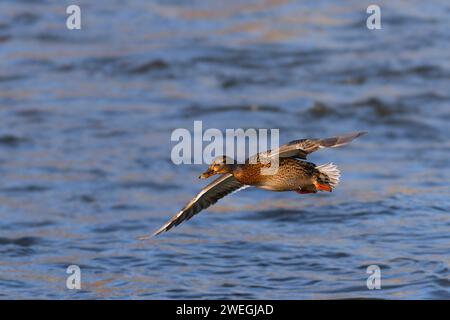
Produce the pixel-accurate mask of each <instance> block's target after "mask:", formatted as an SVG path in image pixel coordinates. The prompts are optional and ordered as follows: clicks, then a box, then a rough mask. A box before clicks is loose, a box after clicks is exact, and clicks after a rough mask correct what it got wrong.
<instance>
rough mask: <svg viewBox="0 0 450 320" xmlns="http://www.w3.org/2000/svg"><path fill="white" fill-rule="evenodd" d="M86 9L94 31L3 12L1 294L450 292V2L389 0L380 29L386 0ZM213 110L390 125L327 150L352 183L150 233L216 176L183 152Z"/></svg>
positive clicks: (239, 204)
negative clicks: (378, 16) (183, 141)
mask: <svg viewBox="0 0 450 320" xmlns="http://www.w3.org/2000/svg"><path fill="white" fill-rule="evenodd" d="M78 3H79V4H80V6H81V9H82V30H80V31H68V30H67V29H66V28H65V19H66V14H65V6H66V5H68V4H69V3H67V4H63V3H62V2H61V1H50V0H48V1H37V0H36V1H2V2H1V3H0V21H1V23H0V124H1V125H0V174H1V177H2V179H1V181H0V217H1V219H0V230H1V233H0V254H1V257H2V259H1V263H0V298H7V299H21V298H58V299H59V298H70V299H80V298H83V299H91V298H100V299H102V298H127V299H128V298H130V299H154V298H162V299H170V298H178V299H182V298H194V299H197V298H245V299H247V298H248V299H253V298H259V299H312V298H319V299H324V298H333V299H334V298H387V299H431V298H440V299H449V298H450V290H449V287H450V280H449V268H450V252H449V245H450V241H449V231H450V216H449V211H450V200H449V191H450V188H449V180H450V171H449V169H448V168H449V155H450V153H449V151H450V143H449V129H448V124H449V121H450V93H449V92H450V90H449V88H450V45H449V43H450V42H449V40H450V33H449V29H448V27H449V22H450V5H449V3H448V1H444V0H442V1H433V4H431V3H424V2H422V1H395V2H393V1H378V2H377V3H378V4H379V5H380V6H381V8H382V30H378V31H369V30H367V28H366V27H365V19H366V17H367V14H366V13H365V10H366V8H367V6H368V5H369V4H370V3H371V2H370V1H356V0H355V1H344V2H339V4H338V3H335V2H332V1H314V2H308V3H300V1H283V0H272V1H271V0H263V1H246V2H245V4H243V3H242V2H241V1H226V2H224V1H217V2H215V3H213V2H211V1H192V2H189V3H188V2H185V1H153V2H150V1H144V0H140V1H126V2H125V1H118V0H117V1H108V5H106V4H103V3H102V2H98V3H97V2H95V3H94V2H92V1H79V2H78ZM194 120H202V121H203V126H204V128H219V129H225V128H279V129H280V135H281V140H282V141H281V142H287V141H289V140H292V139H298V138H303V137H310V136H313V137H326V136H329V135H334V134H337V133H345V132H349V131H356V130H367V131H369V132H370V134H369V135H367V136H365V137H363V138H361V139H358V140H357V141H355V142H354V143H353V144H352V145H350V146H348V147H346V148H341V149H338V150H326V151H320V152H318V153H315V154H314V155H312V157H311V160H312V161H314V162H315V163H318V164H320V163H324V162H328V161H333V162H334V163H336V164H338V165H339V167H340V168H341V169H342V171H343V177H342V183H341V185H340V187H339V188H338V189H337V190H336V192H333V193H332V194H317V195H304V196H300V195H297V194H295V193H281V194H279V193H270V192H266V191H260V190H251V189H248V190H245V191H242V192H241V193H238V194H234V195H232V196H230V197H228V198H225V199H223V200H222V201H220V202H219V203H218V204H217V205H215V206H214V207H212V208H210V209H209V210H207V211H205V212H202V213H201V214H199V215H198V216H196V217H195V218H193V219H192V220H191V221H189V222H187V223H184V224H183V225H180V226H179V227H177V228H176V229H174V230H171V232H170V233H167V234H164V235H162V236H161V237H158V238H155V239H152V240H149V241H139V240H137V239H136V238H137V237H138V236H141V235H143V234H147V233H149V232H152V231H154V230H156V229H157V228H158V227H160V226H161V225H162V224H163V223H164V222H165V221H166V220H167V219H169V218H170V217H171V216H172V215H173V214H175V213H176V212H177V211H178V210H179V209H180V207H181V206H183V205H184V204H185V203H186V202H187V201H189V200H190V199H191V197H193V196H194V195H195V194H196V192H197V191H198V190H199V189H200V188H201V187H202V186H203V185H204V184H205V181H200V180H198V179H197V176H198V174H199V173H200V172H202V170H204V169H205V166H200V165H182V166H175V165H173V164H172V162H171V161H170V150H171V148H172V146H173V144H172V143H171V142H170V134H171V132H172V130H174V129H175V128H188V129H191V130H192V128H193V121H194ZM71 264H76V265H79V266H80V267H81V270H82V290H81V291H70V290H68V289H66V277H67V276H68V275H67V274H66V273H65V271H66V268H67V266H69V265H71ZM372 264H376V265H378V266H380V268H381V272H382V282H381V284H382V289H381V290H373V291H371V290H368V289H367V287H366V279H367V277H368V276H369V275H368V274H366V268H367V266H368V265H372Z"/></svg>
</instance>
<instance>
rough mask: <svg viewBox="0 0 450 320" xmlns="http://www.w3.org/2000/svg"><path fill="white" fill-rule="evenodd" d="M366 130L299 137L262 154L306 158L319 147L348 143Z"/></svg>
mask: <svg viewBox="0 0 450 320" xmlns="http://www.w3.org/2000/svg"><path fill="white" fill-rule="evenodd" d="M366 133H367V132H355V133H349V134H345V135H342V136H337V137H332V138H326V139H300V140H293V141H291V142H288V143H286V144H285V145H282V146H281V147H280V148H278V149H276V150H273V151H269V152H266V153H264V154H263V155H264V156H267V157H275V156H277V155H278V157H280V158H299V159H306V157H307V156H308V154H310V153H312V152H314V151H316V150H318V149H321V148H335V147H340V146H343V145H345V144H348V143H350V142H351V141H353V140H354V139H356V138H358V137H360V136H362V135H364V134H366Z"/></svg>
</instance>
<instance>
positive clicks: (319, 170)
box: [143, 132, 366, 238]
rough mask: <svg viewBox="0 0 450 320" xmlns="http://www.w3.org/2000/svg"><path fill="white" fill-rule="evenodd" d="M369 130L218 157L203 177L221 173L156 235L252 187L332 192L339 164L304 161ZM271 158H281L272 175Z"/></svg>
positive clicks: (338, 174) (336, 179)
mask: <svg viewBox="0 0 450 320" xmlns="http://www.w3.org/2000/svg"><path fill="white" fill-rule="evenodd" d="M365 133H366V132H357V133H351V134H346V135H342V136H337V137H333V138H327V139H301V140H294V141H291V142H289V143H287V144H285V145H283V146H281V147H280V148H278V149H276V150H273V151H267V152H263V153H260V154H258V155H255V156H253V157H251V158H250V159H248V160H247V161H246V163H244V164H235V163H234V161H233V160H232V159H230V158H228V157H225V156H220V157H217V158H216V159H215V160H214V161H213V163H212V164H211V165H210V166H209V167H208V170H206V171H205V172H204V173H203V174H201V175H200V177H199V178H201V179H205V178H208V177H210V176H212V175H215V174H221V176H220V177H219V178H218V179H216V180H214V181H213V182H212V183H210V184H209V185H207V186H206V187H205V188H203V189H202V190H201V191H200V193H199V194H197V196H196V197H195V198H194V199H192V200H191V201H190V202H189V203H188V204H187V205H186V206H185V207H184V208H183V209H181V210H180V211H179V212H178V214H176V215H175V216H174V217H173V218H172V219H171V220H170V221H169V222H167V223H166V224H165V225H163V226H162V227H161V228H160V229H158V230H157V231H156V232H155V233H154V235H158V234H160V233H161V232H164V231H167V230H169V229H171V228H172V227H174V226H177V225H179V224H180V223H181V222H183V221H185V220H189V219H190V218H192V217H193V216H194V215H195V214H197V213H199V212H200V211H201V210H203V209H206V208H207V207H209V206H211V205H213V204H214V203H216V202H217V200H219V199H220V198H223V197H225V196H226V195H228V194H230V193H232V192H235V191H238V190H240V189H243V188H246V187H249V186H254V187H256V188H260V189H265V190H270V191H295V192H297V193H300V194H303V193H316V192H318V191H328V192H331V191H332V190H333V188H334V187H336V186H337V184H338V183H339V177H340V172H339V170H338V169H337V167H336V166H335V165H333V164H331V163H329V164H324V165H321V166H316V165H315V164H314V163H311V162H307V161H303V160H306V157H307V155H308V154H310V153H311V152H314V151H316V150H318V149H320V148H325V147H339V146H342V145H345V144H347V143H349V142H351V141H352V140H354V139H356V138H357V137H360V136H362V135H364V134H365ZM255 157H256V158H255ZM277 158H278V159H277ZM255 159H256V160H255ZM300 159H303V160H300ZM269 160H278V161H279V162H278V170H276V171H275V172H274V173H273V174H270V175H267V174H263V173H262V169H263V168H268V167H269V166H270V165H271V164H270V163H268V161H269ZM143 238H146V237H143Z"/></svg>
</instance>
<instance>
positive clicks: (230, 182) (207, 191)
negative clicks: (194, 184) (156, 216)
mask: <svg viewBox="0 0 450 320" xmlns="http://www.w3.org/2000/svg"><path fill="white" fill-rule="evenodd" d="M243 187H245V185H243V184H242V183H240V182H239V181H237V180H236V179H235V178H234V177H233V175H232V174H231V173H227V174H224V175H223V176H221V177H219V178H217V179H216V180H214V181H213V182H211V183H210V184H209V185H207V186H206V187H205V188H203V189H202V191H200V192H199V193H198V194H197V195H196V196H195V198H194V199H192V200H191V201H190V202H189V203H188V204H187V205H186V206H185V207H184V208H183V209H181V210H180V212H178V213H177V214H176V215H175V216H174V217H173V218H172V219H170V221H169V222H167V223H166V224H165V225H163V226H162V227H161V228H159V229H158V230H157V231H156V232H155V233H154V234H153V235H154V236H156V235H158V234H160V233H162V232H164V231H168V230H169V229H171V228H173V227H174V226H177V225H179V224H180V223H182V222H183V221H185V220H189V219H190V218H192V217H193V216H194V215H196V214H197V213H199V212H200V211H202V210H203V209H206V208H208V207H209V206H211V205H213V204H214V203H216V202H217V200H219V199H221V198H223V197H225V196H226V195H228V194H230V193H232V192H234V191H237V190H239V189H240V188H243Z"/></svg>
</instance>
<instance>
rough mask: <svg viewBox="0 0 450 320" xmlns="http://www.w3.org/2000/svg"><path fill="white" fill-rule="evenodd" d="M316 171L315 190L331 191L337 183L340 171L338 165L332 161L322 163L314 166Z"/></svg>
mask: <svg viewBox="0 0 450 320" xmlns="http://www.w3.org/2000/svg"><path fill="white" fill-rule="evenodd" d="M316 169H317V171H318V173H319V174H318V175H317V182H316V183H315V186H316V188H317V190H322V191H328V192H331V191H332V190H333V189H334V188H336V187H337V185H338V184H339V178H340V176H341V172H340V171H339V169H338V167H337V166H335V165H334V164H332V163H327V164H323V165H321V166H317V167H316Z"/></svg>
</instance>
